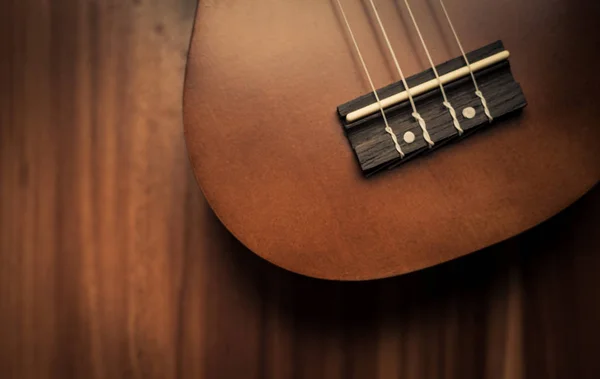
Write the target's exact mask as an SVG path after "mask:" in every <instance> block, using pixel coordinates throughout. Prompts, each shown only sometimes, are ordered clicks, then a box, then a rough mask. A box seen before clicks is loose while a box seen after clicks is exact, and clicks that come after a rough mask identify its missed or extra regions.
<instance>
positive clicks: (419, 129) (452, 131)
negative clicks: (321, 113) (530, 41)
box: [337, 41, 527, 176]
mask: <svg viewBox="0 0 600 379" xmlns="http://www.w3.org/2000/svg"><path fill="white" fill-rule="evenodd" d="M508 57H509V53H508V51H506V50H505V49H504V45H503V43H502V42H501V41H497V42H494V43H492V44H490V45H487V46H485V47H482V48H480V49H478V50H475V51H473V52H471V53H468V54H467V58H468V61H469V62H470V67H469V66H467V65H466V64H465V60H464V58H463V57H462V56H461V57H458V58H455V59H452V60H450V61H448V62H445V63H442V64H440V65H438V66H436V69H437V71H438V74H439V81H438V79H437V78H436V76H435V73H434V72H433V70H432V69H429V70H426V71H423V72H421V73H419V74H416V75H414V76H412V77H410V78H407V79H406V81H407V84H408V88H409V91H410V95H411V96H412V97H413V100H414V103H415V107H416V109H417V111H418V113H419V114H420V116H421V117H422V119H423V121H424V122H425V130H426V132H427V133H424V129H423V125H420V124H419V122H417V119H415V117H414V115H413V109H412V105H411V104H410V101H409V93H408V92H407V91H406V90H405V87H404V84H403V83H402V81H398V82H396V83H393V84H390V85H388V86H386V87H384V88H381V89H378V90H377V95H378V97H379V102H378V101H377V99H376V97H375V95H374V93H373V92H371V93H369V94H365V95H363V96H361V97H359V98H357V99H354V100H352V101H350V102H348V103H345V104H342V105H340V106H339V107H338V108H337V111H338V115H339V118H340V121H341V124H342V127H343V129H344V132H345V135H346V137H347V139H348V141H349V143H350V145H351V147H352V150H353V152H354V155H355V156H356V158H357V160H358V163H359V165H360V168H361V170H362V172H363V174H365V175H366V176H371V175H373V174H375V173H377V172H379V171H381V170H384V169H391V168H394V167H397V166H399V165H401V164H403V163H405V162H408V161H409V160H411V159H412V158H414V157H417V156H419V155H422V154H425V153H428V152H430V151H432V150H435V149H436V148H438V147H440V146H443V145H445V144H447V143H448V142H451V141H460V140H462V139H463V138H464V137H467V136H469V135H471V134H473V132H474V131H477V130H480V129H483V128H485V127H486V126H488V125H490V124H492V123H493V122H495V121H497V120H498V119H501V118H504V117H505V116H508V115H510V114H513V113H516V112H518V111H520V110H522V109H523V108H524V107H525V106H526V105H527V102H526V100H525V95H524V94H523V91H522V89H521V86H520V85H519V83H517V82H516V81H515V79H514V77H513V75H512V72H511V69H510V63H509V61H508ZM471 73H473V75H474V77H475V82H476V83H477V85H478V87H479V91H480V93H479V94H477V93H476V89H475V85H474V82H473V79H472V77H471ZM440 83H441V84H442V85H443V88H444V91H445V93H446V96H447V99H448V102H449V103H450V104H451V105H452V107H453V111H455V114H456V120H454V119H453V116H452V115H451V112H450V111H449V108H448V107H447V106H446V105H445V104H444V97H443V95H442V91H441V90H440ZM480 95H481V96H480ZM486 107H487V109H486ZM382 109H383V113H384V114H385V119H386V120H387V123H388V125H389V126H390V128H391V132H393V134H394V136H395V139H394V138H392V137H391V135H390V131H389V130H387V131H386V124H385V120H384V119H383V116H382ZM486 111H487V112H486ZM488 113H489V114H488ZM490 116H491V117H490ZM492 120H493V122H492ZM455 121H457V122H458V126H459V128H457V125H456V123H455ZM459 129H460V130H459ZM461 130H462V131H464V133H463V132H462V131H461ZM426 134H428V136H427V135H426ZM425 137H429V138H430V141H429V142H428V141H427V140H426V138H425ZM394 140H396V141H394ZM396 142H397V144H396ZM431 142H433V144H432V143H431ZM399 150H400V151H402V154H400V153H399Z"/></svg>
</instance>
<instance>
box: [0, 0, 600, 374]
mask: <svg viewBox="0 0 600 379" xmlns="http://www.w3.org/2000/svg"><path fill="white" fill-rule="evenodd" d="M194 7H195V2H194V1H193V0H129V1H122V0H108V1H100V0H61V1H53V0H2V1H1V2H0V378H2V379H5V378H35V379H41V378H60V379H68V378H110V379H117V378H211V379H212V378H257V379H258V378H261V379H262V378H310V379H318V378H327V379H336V378H339V379H341V378H370V379H375V378H411V379H417V378H427V379H430V378H443V379H452V378H456V379H470V378H473V379H476V378H477V379H480V378H510V379H520V378H596V377H597V376H598V373H599V372H600V359H599V358H598V357H599V356H600V278H599V277H600V238H598V234H599V232H600V193H599V190H598V189H595V190H594V191H592V192H591V193H590V194H589V195H588V196H586V197H585V198H584V199H582V200H581V201H580V202H579V203H578V204H576V205H575V206H573V207H572V208H570V209H569V210H567V211H566V212H564V213H563V214H561V215H559V216H558V217H556V218H554V219H553V220H551V221H549V222H547V223H546V224H544V225H542V226H540V227H538V228H536V229H534V230H531V231H529V232H527V233H525V234H524V235H522V236H519V237H517V238H514V239H512V240H510V241H507V242H504V243H502V244H500V245H498V246H495V247H492V248H490V249H487V250H486V251H482V252H478V253H476V254H473V255H471V256H469V257H466V258H463V259H460V260H458V261H455V262H452V263H449V264H445V265H442V266H439V267H436V268H433V269H429V270H425V271H423V272H419V273H414V274H411V275H408V276H404V277H401V278H396V279H390V280H384V281H377V282H370V283H331V282H322V281H317V280H312V279H308V278H303V277H299V276H296V275H293V274H290V273H288V272H284V271H283V270H280V269H278V268H275V267H273V266H271V265H270V264H268V263H265V262H264V261H262V260H260V259H259V258H257V257H255V256H254V255H253V254H251V253H250V252H248V251H246V250H245V249H244V248H243V247H242V246H240V244H239V243H238V242H236V241H235V240H234V239H233V238H232V237H231V236H230V235H229V234H228V232H227V231H226V230H224V228H223V227H222V226H221V225H220V224H219V222H218V221H217V220H216V218H215V216H214V215H213V213H212V212H211V211H210V209H209V207H208V206H207V204H206V203H205V201H204V200H203V198H202V195H201V192H200V190H199V189H198V187H197V185H196V182H195V180H194V178H193V175H192V173H191V170H190V166H189V163H188V159H187V153H186V149H185V143H184V140H183V132H182V125H181V118H182V117H181V94H182V86H183V74H184V67H185V66H184V65H185V56H186V49H187V43H188V39H189V35H190V31H191V27H192V20H193V12H194Z"/></svg>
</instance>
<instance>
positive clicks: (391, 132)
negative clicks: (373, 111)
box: [336, 0, 414, 158]
mask: <svg viewBox="0 0 600 379" xmlns="http://www.w3.org/2000/svg"><path fill="white" fill-rule="evenodd" d="M336 2H337V4H338V7H339V8H340V12H341V14H342V18H343V19H344V22H345V24H346V28H347V29H348V33H349V34H350V37H351V39H352V43H354V48H355V49H356V53H357V54H358V58H359V59H360V63H361V64H362V67H363V69H364V71H365V74H366V75H367V79H368V80H369V84H370V85H371V89H372V90H373V94H374V95H375V99H376V100H377V105H379V111H380V112H381V116H382V117H383V122H384V123H385V131H386V132H387V133H388V134H389V135H390V136H391V137H392V141H394V147H395V148H396V151H397V152H398V154H400V157H401V158H404V152H403V151H402V148H401V147H400V144H399V143H398V138H397V137H396V134H395V133H394V131H393V130H392V128H391V127H390V125H389V123H388V120H387V117H386V115H385V111H384V110H383V106H382V105H381V100H380V99H379V95H378V94H377V89H376V88H375V85H374V84H373V80H372V79H371V75H370V74H369V69H368V68H367V64H366V63H365V60H364V59H363V56H362V54H361V52H360V48H359V47H358V42H356V38H355V37H354V33H353V32H352V28H351V27H350V22H349V21H348V18H347V17H346V12H344V7H343V6H342V3H341V1H340V0H336ZM413 107H414V104H413Z"/></svg>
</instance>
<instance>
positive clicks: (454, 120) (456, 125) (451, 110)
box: [404, 0, 463, 135]
mask: <svg viewBox="0 0 600 379" xmlns="http://www.w3.org/2000/svg"><path fill="white" fill-rule="evenodd" d="M404 4H406V8H407V9H408V13H409V15H410V18H411V20H412V22H413V25H414V26H415V30H416V31H417V34H418V35H419V39H420V40H421V45H423V48H424V49H425V54H426V55H427V59H428V60H429V65H430V66H431V69H432V70H433V73H434V74H435V78H436V79H437V82H438V85H439V87H440V91H442V96H443V98H444V102H443V104H444V106H445V107H446V108H447V109H448V112H449V113H450V115H451V116H452V123H453V124H454V128H455V129H456V130H457V131H458V134H459V135H461V134H463V130H462V128H461V127H460V123H459V122H458V119H457V118H456V110H455V109H454V107H453V106H452V104H450V102H449V101H448V96H446V91H445V90H444V85H443V84H442V80H441V79H440V75H439V73H438V71H437V68H436V67H435V64H434V63H433V59H431V54H430V53H429V49H428V48H427V44H426V43H425V39H424V38H423V34H421V29H420V28H419V25H418V24H417V20H416V19H415V16H414V15H413V12H412V9H411V8H410V5H409V4H408V0H404Z"/></svg>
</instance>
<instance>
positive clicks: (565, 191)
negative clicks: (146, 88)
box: [184, 0, 600, 280]
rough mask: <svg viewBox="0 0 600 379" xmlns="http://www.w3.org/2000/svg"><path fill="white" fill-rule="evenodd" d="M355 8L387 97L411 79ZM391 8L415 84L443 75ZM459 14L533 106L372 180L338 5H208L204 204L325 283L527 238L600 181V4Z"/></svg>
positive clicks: (203, 47) (364, 89)
mask: <svg viewBox="0 0 600 379" xmlns="http://www.w3.org/2000/svg"><path fill="white" fill-rule="evenodd" d="M343 3H344V7H345V9H346V13H347V15H348V18H349V19H350V24H351V25H352V28H353V30H354V34H355V35H356V38H357V40H358V43H359V45H360V46H361V51H362V55H363V56H364V59H365V60H366V61H367V62H368V63H367V64H368V67H369V69H370V71H371V72H372V77H373V81H374V83H375V84H374V85H375V87H376V88H380V87H382V86H384V85H388V84H390V83H393V82H395V81H397V80H399V77H398V74H397V71H396V70H395V68H394V63H393V60H392V58H391V57H390V54H389V53H388V50H387V49H386V47H385V46H386V43H385V42H384V41H383V38H382V37H381V33H380V31H379V28H378V26H377V21H375V19H374V16H373V15H372V12H370V11H369V9H370V7H369V5H368V4H369V2H367V1H358V0H355V1H353V0H350V1H349V0H345V1H343ZM376 3H377V6H378V8H379V10H380V13H381V14H382V18H383V22H384V23H385V25H386V30H387V32H388V34H389V36H390V39H391V41H392V42H391V43H392V44H393V45H394V49H395V51H396V52H397V55H398V59H399V60H400V61H401V65H402V70H403V71H404V72H405V74H406V75H411V74H416V73H418V72H421V71H423V70H425V69H428V68H429V65H428V63H427V58H426V57H425V54H424V52H423V49H422V48H421V47H420V42H419V39H418V36H417V35H416V33H415V31H414V28H413V27H412V23H411V21H410V18H409V16H408V15H407V11H406V9H405V6H404V1H399V0H377V1H376ZM446 3H447V4H446V5H447V7H448V10H449V12H451V13H452V16H453V20H454V24H455V26H456V28H457V29H458V30H459V31H460V32H461V33H460V34H461V39H462V42H463V45H464V48H465V50H467V51H472V50H475V49H477V48H480V47H482V46H485V45H487V44H489V43H491V42H493V41H496V40H499V39H501V40H502V41H503V42H504V44H505V47H506V49H507V50H509V51H510V52H511V54H512V55H511V58H510V62H511V65H512V72H513V75H514V77H515V80H516V81H517V82H519V83H520V84H521V86H522V87H523V91H524V93H525V96H526V98H527V101H528V106H527V108H526V109H525V111H524V113H523V115H522V117H520V118H512V119H511V120H502V121H498V123H500V122H501V123H502V125H497V127H494V128H490V129H489V130H487V131H485V132H482V133H479V134H478V135H477V136H473V137H472V138H470V139H469V140H467V141H463V142H462V143H460V144H455V145H453V146H447V147H445V148H444V149H440V150H439V151H436V153H435V154H430V156H428V157H420V159H415V160H414V161H412V162H410V163H408V164H406V165H404V167H402V168H400V169H398V170H395V171H394V172H392V173H388V175H381V176H379V177H377V178H371V179H370V180H365V179H364V178H363V177H362V174H361V172H360V170H359V168H358V166H357V162H356V159H355V157H354V156H353V152H352V149H351V148H350V146H349V144H348V141H347V140H346V138H345V137H344V134H343V132H342V127H341V125H340V121H339V119H338V116H337V114H336V108H337V106H338V105H339V104H342V103H345V102H347V101H350V100H352V99H354V98H356V97H357V96H359V95H362V94H366V93H368V92H369V91H370V90H371V89H370V86H369V84H368V81H367V79H366V77H365V75H364V73H363V71H362V66H361V64H360V62H359V60H358V58H357V56H356V52H355V49H354V47H353V44H352V42H351V40H350V37H349V36H348V32H347V31H346V29H345V26H344V22H343V21H342V18H341V16H340V11H339V10H338V7H337V2H336V1H334V0H329V1H326V0H323V1H307V0H282V1H273V0H256V1H252V2H250V1H242V0H238V1H209V0H200V2H199V11H198V13H197V18H196V28H195V29H194V37H193V41H192V44H191V51H190V59H189V67H188V71H187V72H188V75H187V78H186V86H185V97H184V100H185V101H184V125H185V131H186V141H187V147H188V151H189V153H190V156H191V158H192V166H193V168H194V172H195V173H196V176H197V178H198V181H199V183H200V185H201V187H202V190H203V193H204V196H205V198H206V199H207V201H208V203H209V204H210V205H211V207H212V209H214V211H215V214H216V215H217V216H218V217H219V219H220V220H221V221H222V222H223V224H224V225H225V226H226V227H227V229H228V230H229V231H230V232H231V233H232V234H233V235H235V236H236V237H237V238H238V239H239V240H240V241H241V242H242V243H243V244H244V245H245V246H247V247H248V248H249V249H250V250H252V251H253V252H255V253H256V254H258V255H259V256H261V257H263V258H265V259H267V260H268V261H270V262H273V263H275V264H277V265H279V266H281V267H283V268H285V269H288V270H291V271H293V272H297V273H301V274H304V275H309V276H313V277H317V278H326V279H342V280H357V279H373V278H381V277H389V276H394V275H398V274H403V273H407V272H411V271H415V270H419V269H422V268H426V267H429V266H432V265H436V264H439V263H441V262H445V261H448V260H451V259H454V258H457V257H459V256H463V255H465V254H469V253H471V252H473V251H476V250H479V249H482V248H485V247H488V246H490V245H492V244H494V243H497V242H499V241H502V240H505V239H507V238H510V237H512V236H514V235H517V234H518V233H521V232H523V231H524V230H527V229H529V228H531V227H533V226H535V225H537V224H539V223H540V222H542V221H544V220H546V219H548V218H550V217H551V216H554V215H555V214H556V213H558V212H559V211H561V210H563V209H564V208H566V207H567V206H569V205H570V204H572V202H574V201H575V200H577V199H578V198H579V197H580V196H582V195H583V194H584V193H586V192H587V191H588V190H589V189H590V188H591V187H592V186H593V185H594V184H595V183H597V182H598V180H600V149H598V145H599V144H600V128H598V127H597V125H598V120H599V119H600V107H598V106H597V104H596V102H597V97H598V93H597V89H596V88H600V72H598V71H597V70H592V69H590V66H589V63H588V62H598V61H600V50H598V49H594V48H590V46H599V45H600V33H597V23H598V19H599V17H600V2H599V1H595V0H560V1H552V2H548V0H527V1H523V0H503V1H498V0H448V1H446ZM410 4H412V8H413V11H414V14H415V17H416V18H417V19H418V20H419V25H420V28H421V31H422V32H423V35H424V38H425V39H426V40H427V44H428V47H429V49H430V50H431V54H432V56H433V59H434V61H435V62H438V63H439V62H444V61H446V60H448V59H450V58H454V57H457V56H459V55H460V51H459V49H458V48H457V44H456V42H455V41H454V39H453V38H452V33H451V31H450V30H449V27H448V23H447V21H446V19H445V17H444V16H443V15H442V14H441V8H440V6H439V3H438V1H436V0H413V1H411V2H410ZM579 72H581V73H584V72H585V75H584V77H585V79H575V78H574V77H572V76H569V73H579ZM440 106H441V105H440ZM474 106H477V105H476V104H474ZM457 111H458V113H459V114H460V112H461V110H460V109H458V110H457ZM392 124H394V123H392ZM393 126H394V125H393ZM396 126H397V125H396ZM448 128H453V126H452V125H451V124H448ZM398 132H399V131H398V130H395V133H396V134H398ZM400 136H401V135H400Z"/></svg>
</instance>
